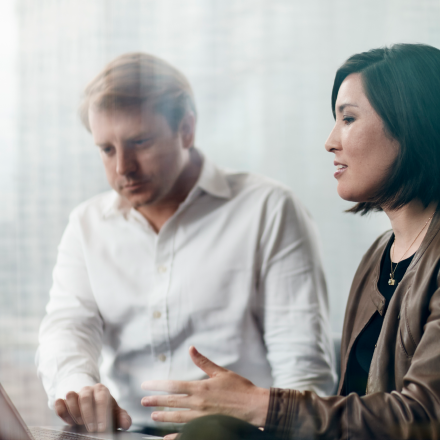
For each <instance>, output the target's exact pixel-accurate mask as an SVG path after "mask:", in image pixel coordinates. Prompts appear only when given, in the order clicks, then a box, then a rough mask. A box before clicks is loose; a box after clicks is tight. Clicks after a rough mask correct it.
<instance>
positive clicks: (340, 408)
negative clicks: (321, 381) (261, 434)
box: [266, 289, 440, 440]
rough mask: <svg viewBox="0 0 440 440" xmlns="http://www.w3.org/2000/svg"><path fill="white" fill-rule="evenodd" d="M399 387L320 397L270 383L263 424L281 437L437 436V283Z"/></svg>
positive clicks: (439, 352)
mask: <svg viewBox="0 0 440 440" xmlns="http://www.w3.org/2000/svg"><path fill="white" fill-rule="evenodd" d="M428 310H429V316H428V319H427V321H426V325H425V328H424V334H423V336H422V339H421V341H420V343H419V345H418V346H417V349H416V350H415V352H414V356H413V358H412V360H411V366H410V368H409V370H408V372H407V374H406V375H405V377H404V386H403V388H402V390H401V391H400V392H397V391H393V392H391V393H382V392H379V393H373V394H369V395H366V396H362V397H359V396H358V395H357V394H355V393H352V394H349V395H348V396H335V397H329V398H321V397H319V396H317V395H316V394H315V393H313V392H300V391H295V390H283V389H272V390H271V397H270V404H269V411H268V416H267V420H266V429H267V430H270V431H271V432H273V433H274V434H277V435H278V436H279V437H280V438H283V439H329V440H330V439H332V440H336V439H372V438H374V439H399V440H404V439H433V440H434V439H438V438H440V423H439V421H440V373H439V371H440V369H439V366H440V344H439V340H440V289H437V290H436V291H435V292H434V294H433V296H432V297H431V300H430V303H429V307H428Z"/></svg>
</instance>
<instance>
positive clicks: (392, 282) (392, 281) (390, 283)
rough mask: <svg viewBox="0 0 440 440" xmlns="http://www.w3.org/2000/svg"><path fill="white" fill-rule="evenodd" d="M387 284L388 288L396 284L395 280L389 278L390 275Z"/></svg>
mask: <svg viewBox="0 0 440 440" xmlns="http://www.w3.org/2000/svg"><path fill="white" fill-rule="evenodd" d="M388 284H389V285H390V286H394V284H396V280H395V279H394V278H393V277H392V276H391V274H390V279H389V280H388Z"/></svg>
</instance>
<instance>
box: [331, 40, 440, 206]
mask: <svg viewBox="0 0 440 440" xmlns="http://www.w3.org/2000/svg"><path fill="white" fill-rule="evenodd" d="M352 73H360V74H361V77H362V82H363V86H364V90H365V94H366V96H367V98H368V100H369V101H370V104H371V105H372V107H373V108H374V109H375V111H376V112H377V113H378V115H379V116H380V117H381V119H382V121H383V123H384V130H385V132H386V133H387V134H388V135H389V136H391V137H393V138H394V139H396V140H397V141H398V142H399V144H400V151H399V154H398V156H397V158H396V160H395V162H394V164H393V165H392V167H391V169H390V171H389V175H388V177H387V180H386V182H385V183H384V184H383V186H382V188H381V189H380V190H379V191H378V192H377V194H376V195H375V196H374V197H372V198H371V199H370V200H368V201H365V202H361V203H358V204H356V205H355V206H353V207H352V208H351V209H349V210H348V212H353V213H357V212H361V214H362V215H363V214H366V213H367V212H369V211H372V210H376V211H380V210H382V209H383V208H388V209H398V208H401V207H402V206H404V205H406V204H407V203H409V202H410V201H412V200H414V199H419V200H420V201H421V202H422V203H423V204H424V206H428V205H429V204H430V203H431V202H434V201H437V202H438V201H439V200H440V50H438V49H436V48H435V47H432V46H427V45H423V44H396V45H394V46H392V47H389V48H388V47H384V48H380V49H372V50H370V51H368V52H363V53H359V54H356V55H353V56H351V57H350V58H349V59H348V60H347V61H346V62H345V63H344V64H343V65H342V66H341V67H340V68H339V70H338V71H337V72H336V77H335V81H334V84H333V91H332V110H333V116H334V117H335V118H336V112H335V104H336V98H337V96H338V92H339V88H340V87H341V84H342V82H343V81H344V79H345V78H346V77H347V76H348V75H350V74H352Z"/></svg>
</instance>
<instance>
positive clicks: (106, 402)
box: [93, 384, 113, 432]
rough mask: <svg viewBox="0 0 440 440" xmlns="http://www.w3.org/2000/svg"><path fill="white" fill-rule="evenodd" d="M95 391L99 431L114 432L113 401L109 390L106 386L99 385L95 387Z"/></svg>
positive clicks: (97, 427) (94, 398) (94, 397)
mask: <svg viewBox="0 0 440 440" xmlns="http://www.w3.org/2000/svg"><path fill="white" fill-rule="evenodd" d="M93 391H94V393H93V400H94V403H95V417H96V429H97V431H98V432H104V431H106V430H109V431H110V430H113V417H112V416H113V414H112V413H113V399H112V397H111V396H110V392H109V390H108V389H107V387H105V386H104V385H102V384H98V385H95V386H94V389H93Z"/></svg>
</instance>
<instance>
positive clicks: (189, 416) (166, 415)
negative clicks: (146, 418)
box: [151, 411, 206, 423]
mask: <svg viewBox="0 0 440 440" xmlns="http://www.w3.org/2000/svg"><path fill="white" fill-rule="evenodd" d="M201 416H206V413H202V412H201V411H155V412H154V413H152V414H151V418H152V419H153V420H154V421H155V422H169V423H188V422H190V421H191V420H194V419H196V418H197V417H201Z"/></svg>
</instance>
